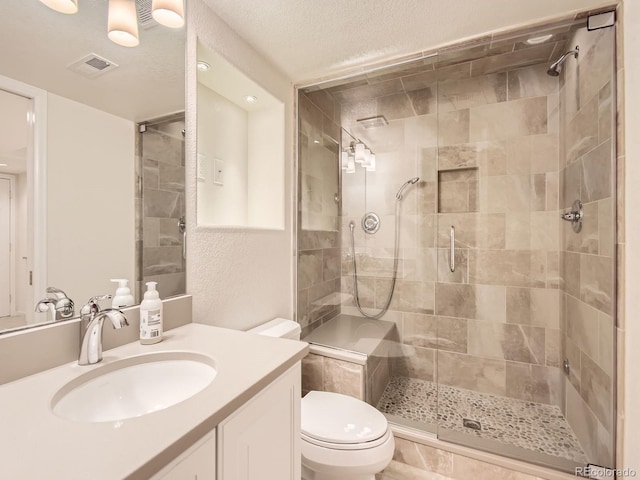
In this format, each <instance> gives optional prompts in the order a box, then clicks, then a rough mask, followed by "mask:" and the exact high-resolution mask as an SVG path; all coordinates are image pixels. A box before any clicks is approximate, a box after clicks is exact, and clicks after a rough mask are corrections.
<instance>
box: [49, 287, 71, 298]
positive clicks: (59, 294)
mask: <svg viewBox="0 0 640 480" xmlns="http://www.w3.org/2000/svg"><path fill="white" fill-rule="evenodd" d="M47 293H52V294H53V295H55V297H56V300H62V299H63V298H67V294H66V293H64V292H63V291H62V290H60V289H59V288H56V287H47Z"/></svg>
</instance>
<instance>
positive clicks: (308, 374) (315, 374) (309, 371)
mask: <svg viewBox="0 0 640 480" xmlns="http://www.w3.org/2000/svg"><path fill="white" fill-rule="evenodd" d="M323 371H324V357H323V356H321V355H315V354H313V353H310V354H309V355H307V356H306V357H304V358H303V359H302V391H303V392H310V391H311V390H323V389H324V377H323Z"/></svg>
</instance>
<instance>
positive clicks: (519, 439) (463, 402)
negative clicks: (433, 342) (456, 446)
mask: <svg viewBox="0 0 640 480" xmlns="http://www.w3.org/2000/svg"><path fill="white" fill-rule="evenodd" d="M438 388H439V389H440V392H439V393H440V402H439V404H438ZM378 409H379V410H380V411H381V412H383V413H388V414H392V415H397V416H399V417H402V418H405V419H408V420H414V421H418V422H425V423H434V424H435V423H438V424H439V425H440V427H442V428H445V429H447V430H450V431H457V432H463V433H467V434H472V435H475V436H477V437H479V438H489V439H492V440H498V441H500V442H503V443H508V444H510V445H514V446H516V447H520V448H525V449H527V450H532V451H534V452H540V453H544V454H548V455H554V456H556V457H562V458H566V459H568V460H572V461H575V462H579V463H584V464H586V463H588V461H587V457H586V455H585V454H584V452H583V451H582V448H581V447H580V444H579V443H578V439H577V438H576V436H575V435H574V433H573V431H572V430H571V427H570V426H569V424H568V423H567V421H566V419H565V418H564V416H563V415H562V412H561V411H560V408H559V407H557V406H555V405H544V404H541V403H534V402H525V401H522V400H516V399H512V398H506V397H499V396H495V395H489V394H484V393H478V392H474V391H471V390H464V389H462V388H454V387H448V386H446V385H439V386H438V384H436V383H434V382H428V381H424V380H418V379H414V378H406V377H399V376H394V377H392V378H391V380H390V381H389V384H388V385H387V387H386V389H385V391H384V393H383V394H382V397H381V398H380V402H379V403H378ZM436 412H437V413H436ZM464 418H467V419H473V420H477V421H479V422H480V423H481V425H482V429H481V430H479V431H478V430H473V429H471V428H468V427H464V426H463V425H462V421H463V419H464Z"/></svg>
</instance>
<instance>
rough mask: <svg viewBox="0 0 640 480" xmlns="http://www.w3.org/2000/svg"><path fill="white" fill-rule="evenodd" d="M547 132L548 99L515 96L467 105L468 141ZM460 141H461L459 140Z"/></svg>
mask: <svg viewBox="0 0 640 480" xmlns="http://www.w3.org/2000/svg"><path fill="white" fill-rule="evenodd" d="M543 133H547V99H546V98H545V97H539V98H531V99H524V100H515V101H513V102H504V103H498V104H491V105H485V106H480V107H474V108H472V109H470V114H469V141H471V142H478V141H484V140H504V139H508V138H513V137H520V136H524V135H538V134H543ZM459 143H462V142H459Z"/></svg>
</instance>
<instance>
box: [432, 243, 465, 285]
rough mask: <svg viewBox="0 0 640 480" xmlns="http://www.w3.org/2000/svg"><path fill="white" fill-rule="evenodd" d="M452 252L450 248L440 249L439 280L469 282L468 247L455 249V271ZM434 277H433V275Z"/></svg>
mask: <svg viewBox="0 0 640 480" xmlns="http://www.w3.org/2000/svg"><path fill="white" fill-rule="evenodd" d="M450 257H451V252H450V250H449V249H448V248H439V249H438V282H440V283H468V282H469V268H468V258H469V251H468V250H467V249H462V248H456V249H454V254H453V257H454V260H455V265H454V267H455V268H454V271H453V272H452V271H451V268H450V265H449V260H450ZM432 278H433V277H432Z"/></svg>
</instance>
